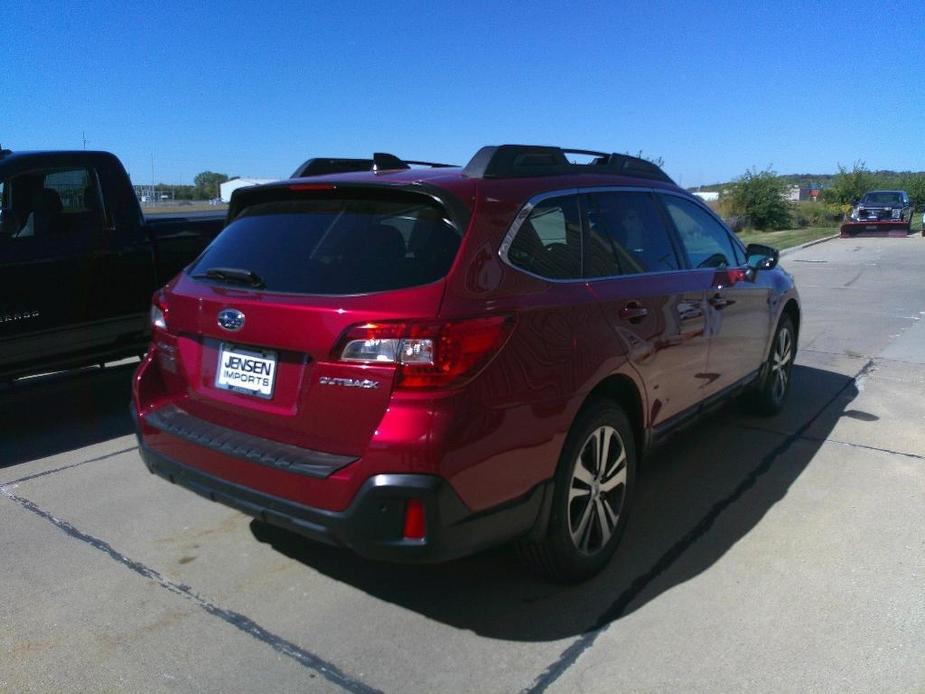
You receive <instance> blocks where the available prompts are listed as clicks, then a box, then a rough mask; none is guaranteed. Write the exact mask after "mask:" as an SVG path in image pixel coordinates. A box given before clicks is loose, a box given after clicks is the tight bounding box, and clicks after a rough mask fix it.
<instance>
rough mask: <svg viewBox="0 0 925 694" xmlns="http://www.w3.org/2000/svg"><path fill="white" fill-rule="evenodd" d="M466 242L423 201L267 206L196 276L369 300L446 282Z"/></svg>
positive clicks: (247, 212) (239, 226)
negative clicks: (234, 277) (232, 277)
mask: <svg viewBox="0 0 925 694" xmlns="http://www.w3.org/2000/svg"><path fill="white" fill-rule="evenodd" d="M393 197H394V196H393ZM403 198H404V196H403ZM459 241H460V236H459V233H458V232H457V231H456V229H455V228H454V226H453V225H452V224H451V223H450V221H449V220H448V219H447V217H446V212H445V211H444V210H443V209H442V208H440V207H439V206H438V205H437V204H436V203H431V202H430V201H429V200H425V199H424V198H422V197H420V196H411V195H409V196H407V199H368V198H362V199H356V198H353V199H330V198H328V199H314V200H307V199H301V200H285V201H276V202H265V203H261V204H257V205H253V206H251V207H248V208H245V209H244V211H243V212H242V213H241V214H240V215H238V216H237V217H236V218H235V219H234V221H233V222H231V224H229V225H228V226H227V227H226V228H225V229H224V231H222V233H221V234H220V235H219V236H218V237H217V238H216V239H215V241H213V242H212V244H211V245H210V246H209V247H208V248H207V249H206V250H205V251H204V253H203V254H202V256H200V257H199V259H198V260H197V261H196V263H195V264H194V265H193V267H192V268H191V269H190V274H191V275H193V276H196V277H197V278H202V277H203V276H204V275H205V274H206V273H208V272H209V271H210V270H213V273H212V275H213V276H214V275H215V274H216V273H215V272H214V270H215V269H216V268H219V269H227V268H232V269H234V270H241V271H244V272H246V273H253V274H252V275H251V276H252V277H255V278H257V282H255V285H254V286H259V287H260V288H261V289H263V290H265V291H271V292H286V293H297V294H365V293H368V292H380V291H386V290H390V289H401V288H404V287H413V286H417V285H421V284H428V283H430V282H434V281H436V280H438V279H440V278H442V277H444V276H445V275H446V273H447V271H448V270H449V268H450V265H451V264H452V262H453V258H454V257H455V256H456V251H457V250H458V248H459ZM218 274H219V275H221V273H218ZM204 281H207V282H213V281H214V282H217V283H220V284H221V283H225V282H226V281H227V280H223V279H221V278H219V279H205V280H204Z"/></svg>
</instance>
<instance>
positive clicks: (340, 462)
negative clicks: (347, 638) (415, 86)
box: [134, 145, 800, 581]
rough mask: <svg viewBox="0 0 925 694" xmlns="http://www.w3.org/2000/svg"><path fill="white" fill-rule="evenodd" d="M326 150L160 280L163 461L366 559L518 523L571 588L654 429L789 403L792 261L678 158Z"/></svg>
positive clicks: (152, 409) (153, 361) (138, 383)
mask: <svg viewBox="0 0 925 694" xmlns="http://www.w3.org/2000/svg"><path fill="white" fill-rule="evenodd" d="M579 155H581V156H585V157H587V158H589V159H590V161H589V163H585V164H576V163H571V162H570V161H569V157H570V156H571V157H573V158H574V157H576V156H579ZM351 161H353V160H351ZM319 162H320V164H319V165H318V166H315V167H314V170H313V175H311V176H303V177H301V178H294V179H291V180H288V181H284V182H281V183H274V184H270V185H264V186H259V187H255V188H250V189H242V190H239V191H237V192H236V193H235V196H234V199H233V201H232V204H231V209H230V212H229V216H228V219H229V224H228V226H227V227H226V228H225V230H224V231H223V232H222V233H221V235H220V236H219V237H218V238H216V239H215V241H214V242H213V243H212V244H211V245H210V246H209V247H208V248H207V249H206V250H205V251H204V252H203V253H202V255H201V256H200V257H199V258H198V259H197V260H196V261H195V262H194V263H193V264H192V265H190V266H189V267H188V268H187V269H186V270H185V271H184V272H183V273H182V274H180V275H179V276H178V277H176V278H175V279H174V280H173V281H172V282H170V284H168V285H167V286H166V287H165V288H164V289H163V290H161V291H160V292H158V293H157V294H156V295H155V297H154V304H153V307H152V309H151V314H152V324H153V338H152V342H151V347H150V350H149V351H148V354H147V356H146V357H145V358H144V360H143V362H142V364H141V366H140V367H139V369H138V372H137V374H136V376H135V381H134V412H135V416H136V422H137V431H138V437H139V441H140V446H141V455H142V457H143V458H144V461H145V464H146V465H147V466H148V468H149V469H150V470H151V471H152V472H155V473H157V474H159V475H162V476H163V477H165V478H166V479H168V480H170V481H171V482H175V483H177V484H181V485H183V486H185V487H187V488H189V489H191V490H193V491H195V492H198V493H199V494H202V495H203V496H206V497H208V498H210V499H213V500H215V501H219V502H222V503H224V504H228V505H229V506H233V507H235V508H237V509H240V510H242V511H244V512H245V513H248V514H251V515H253V516H255V517H257V518H260V519H262V520H263V521H265V522H267V523H271V524H276V525H279V526H283V527H285V528H288V529H290V530H293V531H295V532H297V533H301V534H302V535H304V536H306V537H309V538H312V539H314V540H319V541H322V542H327V543H333V544H336V545H341V546H345V547H348V548H350V549H352V550H354V551H356V552H358V553H359V554H361V555H363V556H366V557H371V558H377V559H393V560H412V561H435V560H443V559H449V558H452V557H457V556H460V555H464V554H469V553H472V552H475V551H477V550H480V549H482V548H485V547H488V546H490V545H495V544H498V543H503V542H506V541H510V540H518V541H519V542H520V543H521V545H522V546H523V547H524V549H525V550H526V551H525V552H524V554H525V555H526V556H527V557H529V558H532V559H533V560H534V562H535V563H536V564H537V565H538V566H539V567H540V568H541V569H542V570H543V571H545V572H546V573H547V574H548V575H549V576H551V577H552V578H554V579H557V580H562V581H575V580H581V579H584V578H587V577H589V576H590V575H592V574H594V573H595V572H597V571H599V570H600V569H601V568H602V567H603V566H604V565H605V564H606V562H607V561H608V560H609V558H610V557H611V555H612V554H613V552H614V550H615V548H616V546H617V543H618V542H619V540H620V536H621V534H622V532H623V530H624V527H625V524H626V520H627V516H628V510H629V506H630V503H631V500H632V495H633V479H634V474H635V468H636V465H637V462H638V460H639V459H640V456H641V455H642V453H643V452H644V451H645V450H647V449H648V448H650V447H651V446H652V445H653V444H654V443H656V442H657V441H658V440H659V439H660V438H662V437H663V436H664V435H665V434H667V433H668V432H669V431H670V430H672V429H674V428H675V427H677V426H678V425H680V424H683V423H685V422H688V421H689V420H690V419H691V418H692V417H694V416H696V415H698V414H699V413H701V412H702V411H704V410H705V409H706V408H708V407H709V406H710V405H712V404H715V403H717V402H719V401H721V400H722V399H724V398H726V397H728V396H731V395H734V394H741V393H747V395H748V397H750V399H751V401H752V403H753V404H754V405H755V406H756V407H757V408H758V409H760V410H762V411H764V412H767V413H773V412H776V411H778V410H779V409H780V408H781V407H782V405H783V403H784V399H785V397H786V395H787V392H788V386H789V382H790V372H791V366H792V364H793V359H794V356H795V354H796V344H797V333H798V330H799V324H800V307H799V300H798V297H797V292H796V289H795V288H794V283H793V279H792V278H791V276H790V275H789V274H787V273H786V272H785V271H784V270H783V269H781V268H780V267H778V266H777V260H778V257H777V253H776V252H775V251H774V250H773V249H771V248H768V247H765V246H749V247H748V248H745V247H744V246H743V245H742V244H741V243H740V242H739V240H738V239H737V238H736V237H735V235H734V234H732V233H730V231H729V230H728V229H727V228H726V227H725V226H724V225H723V223H722V222H721V221H720V220H719V219H718V218H717V217H716V216H715V215H714V214H713V213H712V212H711V211H710V209H709V208H707V207H706V206H704V205H703V204H702V203H701V202H700V201H699V200H698V199H697V198H696V197H693V196H692V195H690V194H688V193H687V192H685V191H684V190H682V189H681V188H679V187H677V186H676V185H674V184H673V183H672V181H671V180H670V179H669V178H668V177H667V176H666V175H665V174H664V173H663V172H662V170H661V169H660V168H658V167H657V166H655V165H653V164H651V163H649V162H646V161H643V160H641V159H637V158H634V157H628V156H623V155H618V154H605V153H598V152H587V151H582V150H563V149H560V148H557V147H532V146H520V145H503V146H498V147H485V148H483V149H482V150H480V151H479V152H478V153H477V154H476V155H475V157H474V158H473V159H472V161H470V162H469V164H468V165H467V166H465V167H464V168H452V167H443V166H432V167H431V168H410V167H409V166H408V165H407V163H405V162H402V161H400V160H399V159H397V158H395V157H392V156H389V155H376V157H375V161H374V162H371V164H372V165H371V166H370V168H371V170H370V171H359V172H358V171H353V172H347V173H330V172H331V171H333V172H338V171H344V169H345V166H342V165H340V164H342V163H343V162H340V164H339V160H336V159H333V160H319ZM325 162H327V165H325ZM310 168H311V167H310ZM353 168H356V167H353ZM360 168H363V167H360ZM325 170H327V171H328V173H324V171H325ZM319 171H320V172H321V175H317V174H318V173H319Z"/></svg>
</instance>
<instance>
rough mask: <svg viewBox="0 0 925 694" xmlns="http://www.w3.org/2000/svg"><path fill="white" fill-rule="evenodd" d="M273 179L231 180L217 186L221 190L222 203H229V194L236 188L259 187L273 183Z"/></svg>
mask: <svg viewBox="0 0 925 694" xmlns="http://www.w3.org/2000/svg"><path fill="white" fill-rule="evenodd" d="M275 180H276V179H274V178H232V179H231V180H230V181H225V182H224V183H222V184H220V185H219V189H220V190H221V197H222V202H231V194H232V193H233V192H235V191H236V190H237V189H238V188H247V187H248V186H259V185H261V184H262V183H273V182H274V181H275Z"/></svg>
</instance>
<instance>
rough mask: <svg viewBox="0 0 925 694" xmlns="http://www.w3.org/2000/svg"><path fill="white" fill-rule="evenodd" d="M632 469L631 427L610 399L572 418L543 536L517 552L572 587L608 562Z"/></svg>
mask: <svg viewBox="0 0 925 694" xmlns="http://www.w3.org/2000/svg"><path fill="white" fill-rule="evenodd" d="M635 469H636V448H635V445H634V441H633V433H632V428H631V427H630V424H629V420H628V419H627V417H626V414H625V413H624V412H623V410H622V409H621V408H620V407H619V406H617V405H616V404H614V403H612V402H610V401H595V402H592V403H589V405H587V406H586V407H585V409H584V410H583V411H582V412H581V414H579V416H578V417H577V418H576V420H575V423H574V424H573V425H572V430H571V431H570V432H569V436H568V438H567V440H566V444H565V447H564V448H563V451H562V456H561V458H560V460H559V466H558V468H557V471H556V477H555V484H554V490H553V501H552V510H551V512H550V518H549V527H548V529H547V533H546V537H545V538H544V539H543V540H542V541H541V542H524V543H521V546H520V549H521V554H522V556H524V558H525V559H527V561H528V562H529V563H530V564H532V565H533V566H534V567H535V568H537V569H539V570H540V572H541V573H543V574H544V575H546V576H547V577H548V578H550V579H552V580H554V581H557V582H560V583H576V582H579V581H583V580H586V579H588V578H590V577H591V576H593V575H595V574H596V573H598V572H599V571H600V570H601V569H603V568H604V566H605V565H606V564H607V562H608V561H610V558H611V557H612V556H613V553H614V552H615V551H616V549H617V545H618V544H619V543H620V539H621V537H622V535H623V532H624V530H625V528H626V521H627V518H628V511H629V501H630V498H631V492H632V489H633V478H634V473H635Z"/></svg>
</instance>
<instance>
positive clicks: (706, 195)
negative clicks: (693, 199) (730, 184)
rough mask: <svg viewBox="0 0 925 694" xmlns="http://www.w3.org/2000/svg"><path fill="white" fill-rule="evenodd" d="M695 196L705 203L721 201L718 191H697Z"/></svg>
mask: <svg viewBox="0 0 925 694" xmlns="http://www.w3.org/2000/svg"><path fill="white" fill-rule="evenodd" d="M694 195H696V196H697V197H698V198H700V199H701V200H703V201H704V202H716V201H717V200H719V191H717V190H703V191H695V192H694Z"/></svg>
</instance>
